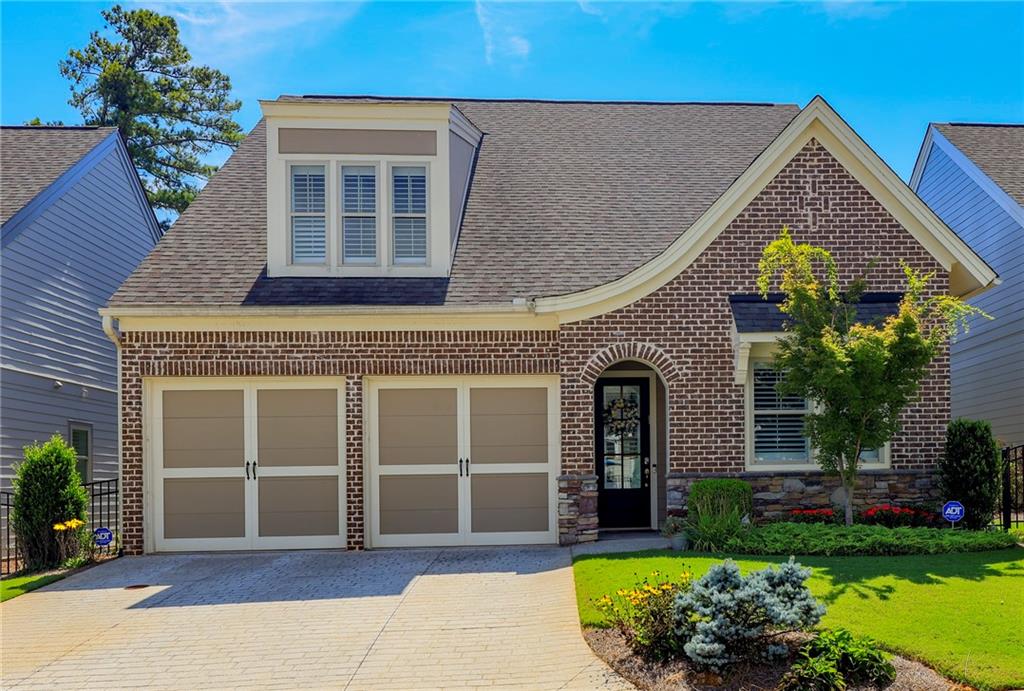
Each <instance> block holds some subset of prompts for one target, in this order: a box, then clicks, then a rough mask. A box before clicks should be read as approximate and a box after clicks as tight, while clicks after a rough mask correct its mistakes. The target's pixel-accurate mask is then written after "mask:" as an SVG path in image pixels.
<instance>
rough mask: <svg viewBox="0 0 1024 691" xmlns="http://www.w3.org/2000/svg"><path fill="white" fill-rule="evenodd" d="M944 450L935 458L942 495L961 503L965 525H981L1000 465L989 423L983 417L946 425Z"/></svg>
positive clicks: (990, 508)
mask: <svg viewBox="0 0 1024 691" xmlns="http://www.w3.org/2000/svg"><path fill="white" fill-rule="evenodd" d="M945 451H946V452H945V454H943V456H942V458H941V459H940V460H939V487H940V488H941V489H942V494H943V497H944V498H946V499H956V500H957V501H959V502H961V503H962V504H963V505H964V520H963V524H964V525H965V526H967V527H968V528H974V529H977V528H984V527H985V526H987V525H988V524H989V523H990V522H991V521H992V514H993V512H994V511H995V508H996V502H997V501H998V498H999V485H1000V478H999V475H1000V471H1001V470H1002V467H1003V463H1002V459H1001V457H1000V453H999V444H998V443H996V440H995V437H993V436H992V425H990V424H989V423H988V422H985V421H984V420H965V419H963V418H958V419H956V420H953V421H952V422H950V423H949V426H948V427H947V428H946V450H945Z"/></svg>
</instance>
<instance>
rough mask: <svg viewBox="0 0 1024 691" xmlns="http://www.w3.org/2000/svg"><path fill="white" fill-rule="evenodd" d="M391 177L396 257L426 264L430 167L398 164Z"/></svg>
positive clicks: (407, 262)
mask: <svg viewBox="0 0 1024 691" xmlns="http://www.w3.org/2000/svg"><path fill="white" fill-rule="evenodd" d="M391 180H392V195H391V196H392V219H391V230H392V236H393V238H392V240H393V243H394V248H393V254H394V261H395V263H396V264H422V263H424V262H426V260H427V169H426V168H424V167H423V166H395V167H394V168H392V169H391Z"/></svg>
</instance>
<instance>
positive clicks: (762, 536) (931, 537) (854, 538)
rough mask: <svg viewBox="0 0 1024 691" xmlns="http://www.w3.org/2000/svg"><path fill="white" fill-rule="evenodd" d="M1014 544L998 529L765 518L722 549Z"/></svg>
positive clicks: (931, 549) (932, 550)
mask: <svg viewBox="0 0 1024 691" xmlns="http://www.w3.org/2000/svg"><path fill="white" fill-rule="evenodd" d="M1014 544H1016V543H1015V540H1014V537H1013V536H1012V535H1011V534H1009V533H1005V532H1002V531H984V532H982V531H971V530H950V529H948V528H886V527H884V526H880V525H853V526H849V527H847V526H845V525H834V524H829V523H769V524H766V525H762V526H756V527H753V528H751V529H750V530H747V531H744V532H742V533H739V534H738V535H735V536H734V537H733V538H732V539H730V540H729V542H728V544H727V545H726V546H725V550H726V551H727V552H731V553H734V554H766V555H768V554H771V555H787V554H795V555H801V556H804V555H824V556H872V555H879V556H884V555H897V554H944V553H948V552H983V551H986V550H993V549H1005V548H1007V547H1013V546H1014Z"/></svg>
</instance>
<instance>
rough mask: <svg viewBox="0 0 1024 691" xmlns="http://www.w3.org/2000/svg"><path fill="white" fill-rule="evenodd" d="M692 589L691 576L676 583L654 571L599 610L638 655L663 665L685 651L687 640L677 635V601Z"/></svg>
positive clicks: (607, 600) (604, 601) (610, 597)
mask: <svg viewBox="0 0 1024 691" xmlns="http://www.w3.org/2000/svg"><path fill="white" fill-rule="evenodd" d="M689 588H690V574H689V573H688V572H684V573H683V574H682V576H681V577H680V578H679V580H675V581H673V580H669V579H666V578H663V577H662V575H661V574H660V573H659V572H657V571H655V572H654V573H652V574H651V575H650V576H648V577H647V578H645V579H644V580H642V581H640V582H639V583H637V584H636V586H634V587H633V588H623V589H622V590H619V591H617V592H616V593H615V595H605V596H604V597H602V598H601V599H599V600H598V601H597V607H598V609H599V610H601V612H602V613H603V614H604V615H605V617H607V619H608V621H609V622H610V623H611V624H612V626H614V627H615V628H616V629H618V631H619V633H621V634H622V637H623V638H625V639H626V643H627V645H629V647H630V649H631V650H632V651H633V652H634V653H635V654H636V655H638V656H640V657H642V658H643V659H645V660H649V661H653V662H664V661H666V660H669V659H671V658H673V657H677V656H678V655H680V654H681V653H682V651H683V643H685V640H683V639H682V638H681V637H680V636H679V635H678V634H677V631H676V629H677V627H676V620H675V600H676V596H677V595H679V594H680V593H683V592H686V591H687V590H689Z"/></svg>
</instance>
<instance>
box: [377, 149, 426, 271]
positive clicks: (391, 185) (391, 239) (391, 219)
mask: <svg viewBox="0 0 1024 691" xmlns="http://www.w3.org/2000/svg"><path fill="white" fill-rule="evenodd" d="M395 168H423V175H424V178H425V182H424V184H425V189H424V199H425V200H426V207H425V209H424V212H423V213H422V214H407V213H404V214H399V213H395V206H394V199H393V196H394V189H395V173H394V170H395ZM387 170H388V179H387V186H388V193H387V197H388V207H387V208H388V213H387V217H388V245H389V246H390V264H391V266H396V267H401V266H430V254H431V241H430V239H431V238H430V235H431V231H432V230H433V229H432V227H431V224H430V215H431V204H430V195H431V193H432V187H431V179H430V178H431V171H430V162H429V161H408V162H405V161H398V160H393V161H388V164H387ZM421 217H422V218H423V219H424V222H425V230H424V233H425V235H426V246H425V247H424V255H423V256H424V259H423V261H419V260H399V259H397V258H396V257H395V219H396V218H421Z"/></svg>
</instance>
